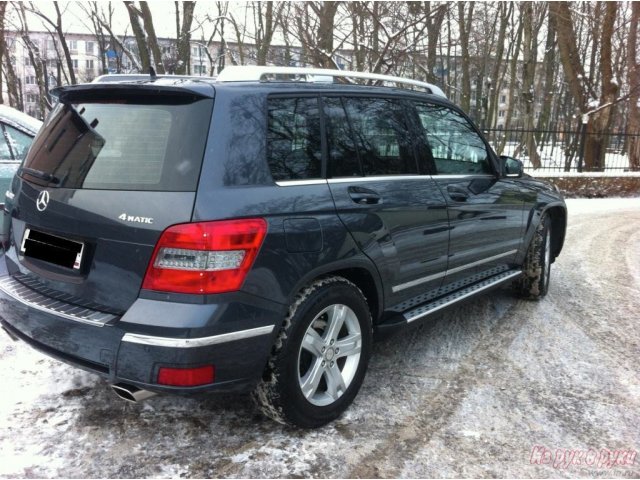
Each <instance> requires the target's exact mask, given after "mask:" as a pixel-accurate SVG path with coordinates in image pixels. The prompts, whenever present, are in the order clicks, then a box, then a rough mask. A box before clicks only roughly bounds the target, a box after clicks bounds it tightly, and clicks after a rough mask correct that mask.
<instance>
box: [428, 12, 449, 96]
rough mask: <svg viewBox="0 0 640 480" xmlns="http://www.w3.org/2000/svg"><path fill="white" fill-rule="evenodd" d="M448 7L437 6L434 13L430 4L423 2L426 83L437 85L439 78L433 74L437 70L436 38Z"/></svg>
mask: <svg viewBox="0 0 640 480" xmlns="http://www.w3.org/2000/svg"><path fill="white" fill-rule="evenodd" d="M448 8H449V7H448V6H447V5H446V4H444V5H438V7H436V9H435V11H433V10H431V2H425V13H426V15H427V42H428V43H427V82H431V83H435V84H438V83H440V78H439V77H438V76H437V75H436V74H435V73H434V70H435V69H436V68H437V65H436V60H437V47H438V37H439V36H440V31H441V30H442V22H444V17H445V15H446V13H447V9H448Z"/></svg>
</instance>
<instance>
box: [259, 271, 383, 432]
mask: <svg viewBox="0 0 640 480" xmlns="http://www.w3.org/2000/svg"><path fill="white" fill-rule="evenodd" d="M341 318H342V319H343V320H342V322H341V320H340V319H341ZM334 322H335V323H334ZM332 325H333V327H332ZM336 329H337V331H335V332H334V330H336ZM312 330H313V331H312ZM358 330H359V333H360V341H359V342H358V335H357V333H358V332H357V331H358ZM347 336H348V338H347ZM303 340H304V346H303ZM371 342H372V327H371V313H370V311H369V307H368V305H367V302H366V299H365V297H364V295H363V294H362V292H361V291H360V289H359V288H358V287H356V286H355V285H354V284H353V283H351V282H350V281H348V280H346V279H344V278H342V277H327V278H323V279H320V280H318V281H316V282H314V283H312V284H311V285H309V286H308V287H306V288H305V289H303V290H302V291H301V292H300V293H299V294H298V295H297V296H296V298H295V300H294V302H293V304H292V305H291V307H290V308H289V313H288V315H287V319H286V320H285V323H284V325H283V327H282V329H281V332H280V335H279V337H278V339H277V340H276V342H275V345H274V347H273V351H272V355H271V358H270V360H269V363H268V365H267V367H266V369H265V372H264V375H263V378H262V380H261V381H260V383H259V384H258V386H257V387H256V389H255V391H254V393H253V399H254V401H255V402H256V404H257V405H258V407H259V408H260V410H261V411H262V412H263V413H264V414H265V415H266V416H268V417H270V418H272V419H273V420H275V421H277V422H279V423H283V424H288V425H292V426H296V427H302V428H317V427H320V426H322V425H325V424H327V423H329V422H331V421H333V420H335V419H336V418H338V417H339V416H340V414H342V412H344V411H345V410H346V409H347V407H348V406H349V405H350V404H351V402H352V401H353V399H354V398H355V396H356V394H357V393H358V390H359V389H360V386H361V385H362V381H363V380H364V376H365V372H366V370H367V365H368V363H369V357H370V355H371ZM358 345H359V346H358ZM341 346H342V350H343V351H342V352H340V347H341ZM358 350H359V351H358ZM312 352H314V353H312ZM347 352H350V353H347ZM336 379H337V380H336ZM340 379H341V381H340ZM305 380H306V381H305ZM303 385H304V387H305V392H306V394H305V393H303ZM314 385H315V387H314ZM325 403H326V404H325Z"/></svg>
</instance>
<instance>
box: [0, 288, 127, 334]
mask: <svg viewBox="0 0 640 480" xmlns="http://www.w3.org/2000/svg"><path fill="white" fill-rule="evenodd" d="M0 291H2V292H4V293H6V294H7V295H9V296H10V297H11V298H13V299H15V300H17V301H18V302H20V303H22V304H23V305H25V306H27V307H30V308H33V309H35V310H39V311H41V312H45V313H48V314H50V315H55V316H57V317H62V318H66V319H67V320H73V321H75V322H80V323H87V324H89V325H94V326H96V327H102V326H103V325H104V324H105V323H107V322H109V321H111V320H114V319H116V318H118V317H117V316H115V315H113V314H111V313H105V312H100V311H98V310H91V309H89V308H85V307H80V306H78V305H73V304H71V303H65V302H63V301H61V300H57V299H55V298H51V297H48V296H46V295H43V294H42V293H40V292H37V291H35V290H33V289H31V288H29V287H27V286H26V285H24V284H22V283H20V282H18V281H17V280H15V279H13V278H12V277H4V278H2V279H0Z"/></svg>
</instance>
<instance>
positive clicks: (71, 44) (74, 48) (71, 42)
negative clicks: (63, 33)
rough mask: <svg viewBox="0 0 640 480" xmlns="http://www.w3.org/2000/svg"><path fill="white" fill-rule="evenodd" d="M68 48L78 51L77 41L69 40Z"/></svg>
mask: <svg viewBox="0 0 640 480" xmlns="http://www.w3.org/2000/svg"><path fill="white" fill-rule="evenodd" d="M69 50H71V51H72V52H77V51H78V41H77V40H69Z"/></svg>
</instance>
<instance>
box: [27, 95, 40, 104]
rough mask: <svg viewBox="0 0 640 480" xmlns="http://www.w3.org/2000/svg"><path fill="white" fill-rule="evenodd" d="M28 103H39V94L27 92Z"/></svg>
mask: <svg viewBox="0 0 640 480" xmlns="http://www.w3.org/2000/svg"><path fill="white" fill-rule="evenodd" d="M27 103H38V95H36V94H35V93H27Z"/></svg>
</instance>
